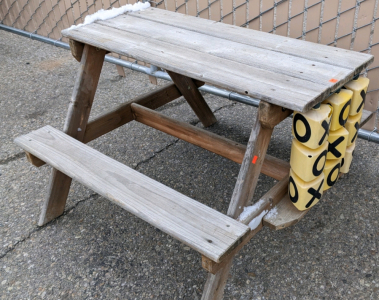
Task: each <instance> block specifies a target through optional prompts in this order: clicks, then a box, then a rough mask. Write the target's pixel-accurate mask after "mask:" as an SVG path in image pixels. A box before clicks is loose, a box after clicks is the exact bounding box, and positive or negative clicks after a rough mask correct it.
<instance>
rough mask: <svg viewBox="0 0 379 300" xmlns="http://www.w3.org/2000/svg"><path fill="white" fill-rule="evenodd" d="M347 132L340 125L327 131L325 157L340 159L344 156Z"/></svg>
mask: <svg viewBox="0 0 379 300" xmlns="http://www.w3.org/2000/svg"><path fill="white" fill-rule="evenodd" d="M348 137H349V132H348V131H347V130H346V128H344V127H341V128H340V129H338V130H336V131H329V138H328V142H329V147H328V154H327V156H326V159H341V158H343V157H344V156H345V151H346V147H347V139H348Z"/></svg>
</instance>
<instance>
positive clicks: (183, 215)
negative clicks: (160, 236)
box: [15, 126, 250, 262]
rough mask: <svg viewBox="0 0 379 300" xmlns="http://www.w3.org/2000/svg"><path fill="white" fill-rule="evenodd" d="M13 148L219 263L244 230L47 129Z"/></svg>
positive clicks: (193, 202) (143, 176) (243, 227)
mask: <svg viewBox="0 0 379 300" xmlns="http://www.w3.org/2000/svg"><path fill="white" fill-rule="evenodd" d="M15 142H16V144H18V145H19V146H21V147H22V148H23V149H25V150H26V151H28V152H30V153H32V154H33V155H35V156H37V157H38V158H40V159H42V160H44V161H46V162H47V163H48V164H49V165H52V166H53V167H54V168H55V169H58V170H60V171H61V172H64V173H65V174H66V175H67V176H69V177H70V178H73V179H75V180H77V181H78V182H80V183H82V184H84V185H85V186H87V187H89V188H90V189H92V190H94V191H95V192H97V193H99V194H100V195H102V196H104V197H106V198H108V199H109V200H111V201H113V202H114V203H116V204H118V205H119V206H121V207H122V208H124V209H126V210H127V211H129V212H131V213H132V214H134V215H136V216H137V217H140V218H141V219H143V220H145V221H146V222H148V223H150V224H152V225H153V226H155V227H157V228H159V229H161V230H162V231H164V232H166V233H168V234H170V235H171V236H173V237H174V238H176V239H178V240H180V241H182V242H183V243H185V244H187V245H188V246H190V247H191V248H193V249H195V250H196V251H198V252H200V253H201V254H203V255H205V256H207V257H209V258H210V259H212V260H214V261H215V262H220V261H221V260H222V259H223V256H224V255H225V254H226V253H227V252H228V251H230V250H231V249H233V248H235V247H236V246H238V244H239V243H240V242H241V241H242V240H243V238H244V236H245V235H247V234H248V232H249V231H250V230H249V227H247V226H246V225H244V224H241V223H240V222H238V221H235V220H233V219H232V218H230V217H228V216H226V215H224V214H222V213H220V212H218V211H216V210H214V209H212V208H210V207H208V206H206V205H204V204H201V203H199V202H197V201H195V200H193V199H191V198H189V197H187V196H185V195H183V194H180V193H179V192H176V191H175V190H173V189H171V188H168V187H167V186H165V185H163V184H161V183H159V182H157V181H155V180H153V179H150V178H149V177H147V176H145V175H143V174H140V173H139V172H137V171H135V170H133V169H131V168H129V167H127V166H125V165H123V164H121V163H119V162H117V161H115V160H113V159H111V158H109V157H108V156H106V155H104V154H101V153H99V152H98V151H96V150H94V149H92V148H90V147H88V146H86V145H84V144H83V143H81V142H79V141H77V140H75V139H73V138H71V137H70V136H68V135H66V134H64V133H63V132H61V131H59V130H57V129H54V128H53V127H51V126H45V127H43V128H40V129H39V130H37V131H33V132H31V133H29V134H27V135H24V136H21V137H18V138H16V140H15Z"/></svg>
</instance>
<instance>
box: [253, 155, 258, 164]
mask: <svg viewBox="0 0 379 300" xmlns="http://www.w3.org/2000/svg"><path fill="white" fill-rule="evenodd" d="M257 159H258V156H256V155H254V157H253V161H252V163H253V164H255V163H256V162H257Z"/></svg>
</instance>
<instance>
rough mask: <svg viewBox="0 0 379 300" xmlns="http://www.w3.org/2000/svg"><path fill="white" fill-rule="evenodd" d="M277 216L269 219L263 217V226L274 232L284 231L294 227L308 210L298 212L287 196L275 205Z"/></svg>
mask: <svg viewBox="0 0 379 300" xmlns="http://www.w3.org/2000/svg"><path fill="white" fill-rule="evenodd" d="M276 209H277V214H276V215H273V216H271V217H268V216H265V217H263V225H264V226H267V227H269V228H271V229H274V230H279V229H284V228H286V227H289V226H292V225H295V224H296V223H297V222H299V221H300V220H301V219H302V218H303V217H304V216H305V215H306V213H307V212H308V211H309V209H307V210H304V211H300V210H297V208H296V207H295V205H293V204H292V202H291V200H290V198H289V196H288V194H286V195H285V196H284V197H283V199H282V200H281V201H280V202H279V203H278V205H276Z"/></svg>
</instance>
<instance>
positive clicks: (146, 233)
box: [0, 31, 379, 300]
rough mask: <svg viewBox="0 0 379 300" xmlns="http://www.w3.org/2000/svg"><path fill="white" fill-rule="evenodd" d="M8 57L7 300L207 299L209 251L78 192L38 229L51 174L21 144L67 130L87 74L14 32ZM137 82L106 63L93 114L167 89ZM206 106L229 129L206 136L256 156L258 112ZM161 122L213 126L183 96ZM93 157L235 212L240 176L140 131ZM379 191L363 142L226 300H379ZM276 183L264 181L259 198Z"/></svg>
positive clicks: (252, 261)
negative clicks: (34, 133)
mask: <svg viewBox="0 0 379 300" xmlns="http://www.w3.org/2000/svg"><path fill="white" fill-rule="evenodd" d="M0 59H1V61H2V64H0V77H1V78H2V80H1V81H0V91H1V93H0V104H1V117H0V125H1V129H0V299H7V300H8V299H200V298H201V291H202V289H203V286H204V283H205V278H206V272H205V271H204V270H203V269H202V268H201V257H200V255H199V254H198V253H196V252H195V251H192V250H191V249H190V248H189V247H187V246H185V245H183V244H182V243H180V242H178V241H176V240H173V239H172V238H171V237H170V236H168V235H166V234H164V233H162V232H161V231H159V230H157V229H155V228H154V227H152V226H150V225H149V224H147V223H145V222H143V221H141V220H139V219H138V218H136V217H134V216H133V215H131V214H129V213H128V212H126V211H124V210H122V209H121V208H119V207H118V206H116V205H114V204H112V203H111V202H109V201H108V200H106V199H104V198H103V197H101V196H99V195H97V194H95V193H93V192H92V191H91V190H89V189H87V188H85V187H83V186H82V185H80V184H78V183H76V182H74V183H73V185H72V188H71V190H70V195H69V199H68V202H67V206H66V210H65V213H64V214H63V215H62V216H60V217H59V218H57V219H56V220H54V221H52V222H50V223H49V224H47V225H45V226H43V227H38V226H37V225H36V224H37V220H38V216H39V213H40V209H41V206H42V202H43V201H44V197H45V192H46V189H47V183H48V178H49V173H50V167H49V166H43V167H41V168H38V169H37V168H35V167H33V166H31V165H30V164H29V163H28V162H27V161H26V159H25V157H24V154H23V153H21V152H20V149H19V148H18V147H17V146H16V145H15V144H14V143H13V139H14V137H16V136H18V135H21V134H25V133H27V132H29V131H31V130H34V129H37V128H39V127H42V126H44V125H47V124H49V125H52V126H54V127H56V128H62V127H63V123H64V119H65V115H66V110H67V107H68V102H69V99H70V96H71V91H72V87H73V83H74V78H75V75H76V70H77V67H78V63H77V62H76V61H75V60H74V59H73V58H72V57H71V55H70V53H69V52H68V51H65V50H62V49H58V48H54V47H52V46H49V45H45V44H42V43H39V42H36V41H31V40H29V39H26V38H22V37H19V36H15V35H12V34H10V33H7V32H4V31H0ZM125 71H126V73H127V77H126V78H121V77H119V76H118V74H117V71H116V68H115V67H114V66H112V65H109V64H105V65H104V69H103V73H102V76H101V78H100V82H99V89H98V91H97V94H96V98H95V101H94V106H93V110H92V115H91V116H96V115H98V114H99V113H101V112H104V111H106V110H109V109H110V108H112V107H114V106H116V105H118V104H120V103H122V102H124V101H125V100H127V99H130V98H132V97H135V96H137V95H139V94H140V93H141V92H147V91H149V90H152V89H154V88H156V87H155V86H153V85H151V84H150V83H149V81H148V78H147V76H146V75H142V74H139V73H135V72H131V71H129V70H125ZM162 84H164V83H163V82H162V81H159V85H162ZM205 97H206V100H207V102H208V104H209V105H210V107H211V109H212V110H213V111H214V112H215V116H216V117H217V120H218V122H217V123H216V124H215V125H213V126H211V127H210V128H208V129H207V130H209V131H211V132H214V133H217V134H220V135H223V136H225V137H228V138H230V139H233V140H235V141H237V142H240V143H243V144H246V143H247V140H248V138H249V135H250V130H251V127H252V124H253V122H254V120H255V115H256V109H255V108H252V107H248V106H246V105H242V104H238V103H233V102H230V101H228V100H226V99H221V98H218V97H215V96H213V95H206V96H205ZM159 111H160V112H162V113H163V114H166V115H169V116H171V117H173V118H175V119H178V120H181V121H184V122H187V123H191V124H192V125H195V126H199V127H202V125H201V123H199V121H198V119H197V118H196V116H195V114H194V113H193V112H192V111H191V109H190V107H189V106H188V105H187V104H186V102H185V100H184V99H182V98H180V99H178V100H176V101H174V102H172V103H169V104H167V105H165V106H164V107H162V108H160V109H159ZM290 126H291V120H289V119H287V120H286V121H284V122H282V123H281V124H280V125H279V126H278V127H277V128H275V130H274V136H273V139H272V142H271V143H270V146H269V149H268V152H269V153H270V154H271V155H274V156H276V157H279V158H282V159H285V160H288V159H289V154H290V143H291V141H290ZM89 145H90V146H91V147H94V148H95V149H97V150H99V151H101V152H102V153H104V154H106V155H109V156H111V157H113V158H114V159H116V160H118V161H120V162H122V163H124V164H126V165H128V166H130V167H132V168H134V169H136V170H138V171H139V172H141V173H144V174H146V175H148V176H149V177H151V178H154V179H156V180H158V181H160V182H162V183H164V184H166V185H167V186H170V187H172V188H174V189H176V190H178V191H179V192H181V193H184V194H186V195H188V196H190V197H192V198H194V199H196V200H198V201H201V202H202V203H205V204H207V205H209V206H210V207H212V208H214V209H217V210H219V211H222V212H226V210H227V206H228V203H229V200H230V197H231V194H232V192H233V187H234V184H235V181H236V178H237V176H238V170H239V166H238V164H235V163H233V162H231V161H229V160H227V159H225V158H222V157H219V156H217V155H215V154H213V153H210V152H208V151H206V150H203V149H199V148H198V147H196V146H193V145H190V144H187V143H185V142H183V141H181V140H178V139H176V138H174V137H171V136H168V135H166V134H164V133H161V132H159V131H157V130H155V129H152V128H149V127H147V126H145V125H143V124H138V123H134V122H132V123H129V124H127V125H125V126H123V127H121V128H119V129H117V130H115V131H113V132H111V133H109V134H107V135H105V136H102V137H100V138H99V139H97V140H95V141H92V142H91V143H89ZM378 179H379V147H378V145H377V144H372V143H368V142H366V141H362V140H358V145H357V150H356V155H355V159H354V163H353V166H352V169H351V172H350V173H349V174H348V175H347V176H344V177H343V178H342V179H341V180H340V181H339V182H338V183H337V185H336V187H335V188H333V189H331V190H330V191H329V192H328V193H327V195H326V196H325V197H324V198H323V199H322V201H321V202H320V203H319V204H318V205H316V206H315V207H314V208H312V210H311V212H310V213H308V214H307V215H306V216H305V218H304V219H303V220H302V221H301V222H300V223H298V224H297V225H295V226H293V227H290V228H287V229H285V230H281V231H276V232H274V231H271V230H269V229H267V228H264V229H263V230H262V231H261V232H260V233H259V234H258V235H257V236H256V237H254V239H253V240H252V241H251V242H250V243H249V244H248V245H247V246H245V247H244V248H243V249H242V251H241V252H240V253H239V254H238V255H237V256H236V258H235V261H234V267H233V269H232V272H231V274H230V276H229V279H228V283H227V287H226V290H225V299H312V300H313V299H379V266H378V259H379V249H378V237H379V229H378V223H379V222H378V218H377V216H378V201H379V186H378V182H379V180H378ZM274 182H275V180H273V179H270V178H268V177H266V176H263V175H262V176H261V177H260V178H259V184H258V190H257V192H256V194H255V199H258V198H259V197H260V196H261V195H263V194H264V193H265V192H266V191H267V190H268V189H269V188H270V187H271V186H272V185H273V183H274Z"/></svg>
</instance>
